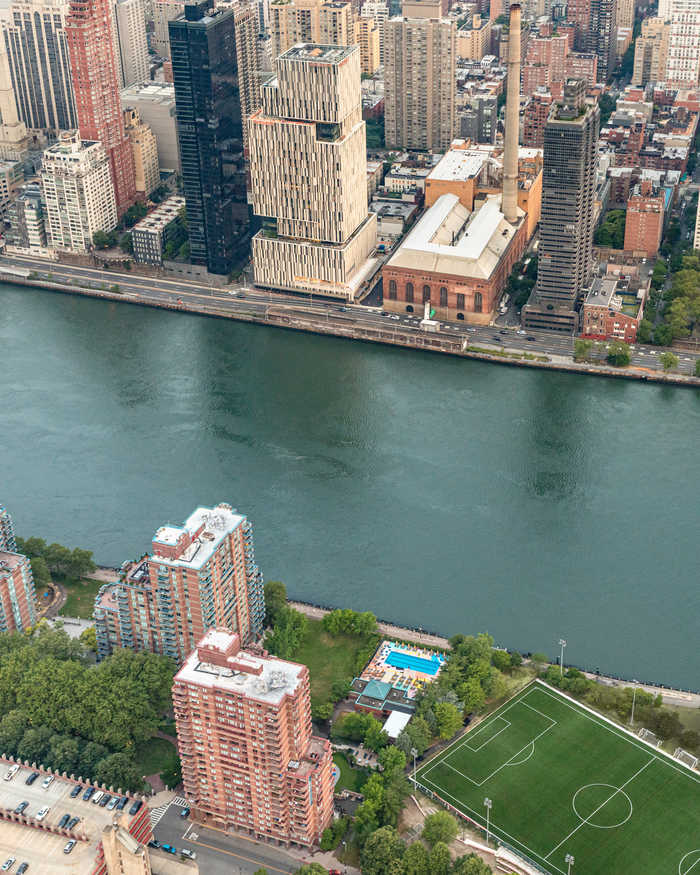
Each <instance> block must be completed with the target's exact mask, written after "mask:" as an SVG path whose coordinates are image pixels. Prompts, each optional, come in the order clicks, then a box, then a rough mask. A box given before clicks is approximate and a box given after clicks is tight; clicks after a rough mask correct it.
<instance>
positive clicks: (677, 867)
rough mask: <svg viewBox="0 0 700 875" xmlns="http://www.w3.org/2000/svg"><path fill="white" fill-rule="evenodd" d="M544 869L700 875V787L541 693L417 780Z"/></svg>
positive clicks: (566, 702)
mask: <svg viewBox="0 0 700 875" xmlns="http://www.w3.org/2000/svg"><path fill="white" fill-rule="evenodd" d="M416 780H417V782H418V784H419V785H420V786H422V787H423V788H424V789H426V790H429V791H432V792H434V793H436V794H437V795H438V796H439V797H440V798H441V799H443V800H444V801H445V802H447V803H449V804H450V805H452V806H454V807H455V808H456V809H458V810H459V811H461V812H463V813H464V814H466V815H467V816H468V817H470V818H472V819H473V820H475V821H477V822H478V823H479V824H481V825H485V823H486V809H485V807H484V799H485V798H486V797H488V798H489V799H491V801H492V808H491V814H490V828H491V833H492V836H496V837H497V838H500V839H502V840H503V841H504V842H505V843H507V844H509V845H511V846H512V847H513V848H514V849H515V850H516V851H519V852H520V853H523V854H525V855H526V856H527V857H529V858H530V859H531V860H532V861H533V862H534V863H536V864H537V865H538V866H539V867H540V868H541V869H543V870H545V871H547V872H551V873H556V872H561V873H564V875H566V871H567V865H566V863H565V862H564V858H565V856H566V855H567V854H571V855H572V856H573V857H574V860H575V862H574V865H573V867H572V875H666V873H668V875H688V873H691V870H692V875H700V775H698V774H697V773H696V772H691V771H689V770H688V769H687V768H685V767H684V766H682V765H681V764H680V763H676V762H675V761H674V760H671V759H669V758H668V757H667V756H665V755H663V754H661V753H657V752H656V751H655V749H654V748H652V747H650V746H649V745H647V744H645V743H644V742H642V741H641V740H639V739H638V738H636V737H635V736H632V735H630V734H629V733H627V732H625V731H624V730H622V729H619V728H618V727H616V726H614V725H612V724H610V723H608V722H606V721H605V720H604V719H603V718H601V717H598V716H597V715H595V714H593V713H591V712H590V711H587V710H586V709H584V708H582V707H580V706H579V705H577V704H576V703H575V702H573V701H572V700H570V699H568V698H566V697H565V696H562V695H561V694H559V693H558V692H557V691H556V690H552V689H551V688H550V687H548V686H545V685H544V684H542V683H540V682H538V681H536V682H534V683H532V684H530V685H529V686H527V687H526V688H525V689H524V690H523V691H522V692H521V693H520V694H518V695H517V696H516V697H515V698H513V699H511V700H510V701H509V702H507V703H506V704H505V705H503V706H502V707H501V708H499V709H498V710H497V711H495V712H494V713H493V714H491V715H490V716H489V717H488V718H487V719H486V720H484V721H482V722H481V723H479V724H477V725H476V726H474V728H473V729H471V730H470V731H469V732H467V733H466V734H465V735H463V736H462V737H461V738H460V739H459V740H458V741H457V742H455V743H454V744H452V745H451V746H450V747H448V748H447V749H446V750H444V751H443V752H442V753H440V754H438V756H436V757H435V758H433V759H432V760H429V761H428V762H426V763H425V764H424V765H423V766H421V768H420V769H418V772H417V774H416Z"/></svg>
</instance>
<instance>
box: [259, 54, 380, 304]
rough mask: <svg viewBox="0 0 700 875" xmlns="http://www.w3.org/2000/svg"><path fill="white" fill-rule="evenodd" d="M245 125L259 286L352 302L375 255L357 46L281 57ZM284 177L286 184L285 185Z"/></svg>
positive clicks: (374, 225) (373, 216)
mask: <svg viewBox="0 0 700 875" xmlns="http://www.w3.org/2000/svg"><path fill="white" fill-rule="evenodd" d="M276 71H277V75H276V77H275V78H274V79H272V80H270V81H269V82H267V83H265V85H264V86H263V88H262V100H263V105H262V109H261V110H260V112H258V113H256V114H255V115H253V116H252V117H251V119H250V135H249V136H250V176H251V194H252V203H253V210H254V212H255V213H256V214H257V215H259V216H261V217H263V228H262V230H261V231H259V232H258V233H257V234H256V235H255V237H254V238H253V266H254V270H255V281H256V283H257V284H258V285H261V286H265V287H269V288H276V289H291V290H293V291H299V292H317V293H321V294H326V295H333V296H337V297H341V298H345V299H350V300H351V299H352V298H353V297H354V295H355V292H356V291H357V289H358V286H359V283H360V282H361V279H362V276H363V270H364V269H365V268H366V264H367V259H368V256H369V254H370V253H371V252H372V250H373V249H374V244H375V235H376V216H375V215H374V213H370V214H368V212H367V158H366V151H365V123H364V122H363V121H362V104H361V96H360V94H361V90H360V51H359V49H358V47H357V46H347V47H345V46H317V45H307V44H303V45H298V46H294V47H293V48H291V49H289V50H288V51H286V52H285V53H284V54H283V55H280V57H279V58H277V61H276ZM290 179H293V180H294V184H293V185H290V182H289V181H290Z"/></svg>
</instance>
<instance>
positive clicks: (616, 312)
mask: <svg viewBox="0 0 700 875" xmlns="http://www.w3.org/2000/svg"><path fill="white" fill-rule="evenodd" d="M647 290H648V289H644V288H640V287H639V284H638V283H634V282H632V281H631V279H630V278H629V277H620V278H619V279H616V278H615V277H613V276H605V277H597V278H596V279H595V280H594V281H593V283H592V285H591V288H590V289H589V290H588V293H587V294H586V297H585V298H584V300H583V306H582V308H581V334H582V336H583V337H588V338H591V339H592V340H621V341H623V342H624V343H635V342H636V340H637V330H638V328H639V323H640V322H641V321H642V318H643V317H644V301H645V298H646V291H647Z"/></svg>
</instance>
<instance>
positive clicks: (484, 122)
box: [459, 95, 498, 145]
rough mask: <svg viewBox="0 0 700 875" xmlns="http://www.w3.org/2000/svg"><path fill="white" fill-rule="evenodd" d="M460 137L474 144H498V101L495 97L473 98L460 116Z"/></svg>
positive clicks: (480, 96) (481, 96)
mask: <svg viewBox="0 0 700 875" xmlns="http://www.w3.org/2000/svg"><path fill="white" fill-rule="evenodd" d="M459 123H460V136H462V137H464V139H465V140H471V141H472V143H490V144H491V145H493V144H494V143H495V142H496V131H497V130H498V100H497V98H495V97H488V96H486V95H477V96H476V97H473V98H472V99H471V101H470V103H469V106H468V107H466V108H465V109H464V110H463V111H462V112H461V113H460V116H459Z"/></svg>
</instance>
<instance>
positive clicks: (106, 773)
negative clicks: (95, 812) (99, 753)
mask: <svg viewBox="0 0 700 875" xmlns="http://www.w3.org/2000/svg"><path fill="white" fill-rule="evenodd" d="M95 780H97V781H98V782H99V783H100V784H106V785H107V786H108V787H114V789H115V790H116V789H117V787H121V788H122V789H123V790H139V789H140V788H141V786H142V780H141V776H140V775H139V773H138V772H137V771H136V767H135V765H134V761H133V759H132V758H131V757H128V756H127V755H126V754H123V753H112V754H109V755H108V756H106V757H105V758H104V759H103V760H100V761H99V763H97V766H96V767H95Z"/></svg>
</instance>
